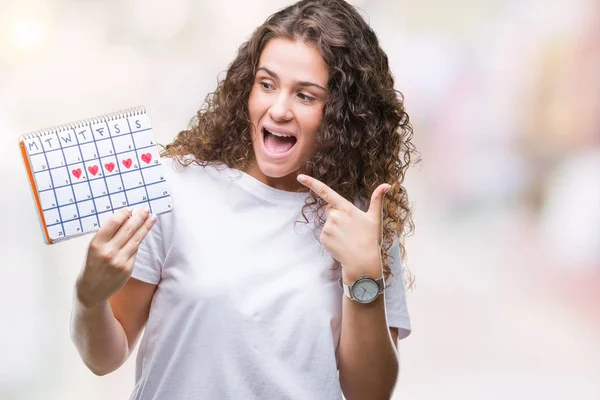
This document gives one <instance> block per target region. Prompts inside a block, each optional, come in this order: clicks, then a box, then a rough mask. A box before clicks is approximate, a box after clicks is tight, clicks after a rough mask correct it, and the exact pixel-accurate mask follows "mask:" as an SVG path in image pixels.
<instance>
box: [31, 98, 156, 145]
mask: <svg viewBox="0 0 600 400" xmlns="http://www.w3.org/2000/svg"><path fill="white" fill-rule="evenodd" d="M141 114H146V108H145V107H144V106H137V107H133V108H129V109H126V110H122V111H117V112H114V113H110V114H104V115H100V116H97V117H92V118H87V119H82V120H79V121H75V122H69V123H66V124H62V125H57V126H53V127H51V128H46V129H40V130H37V131H33V132H29V133H26V134H24V135H21V136H20V137H19V141H25V140H30V139H33V138H36V137H42V136H46V135H51V134H58V133H61V132H65V131H68V130H71V129H79V128H83V127H84V126H90V125H93V124H98V123H101V122H110V121H114V120H117V119H121V118H127V117H134V116H136V115H141Z"/></svg>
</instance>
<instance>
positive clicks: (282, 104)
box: [269, 92, 294, 122]
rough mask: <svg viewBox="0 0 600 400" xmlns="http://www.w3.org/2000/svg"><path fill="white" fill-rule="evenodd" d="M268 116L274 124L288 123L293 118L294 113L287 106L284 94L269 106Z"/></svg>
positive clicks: (287, 99)
mask: <svg viewBox="0 0 600 400" xmlns="http://www.w3.org/2000/svg"><path fill="white" fill-rule="evenodd" d="M269 116H270V117H271V118H272V119H273V121H276V122H285V121H290V120H292V119H293V118H294V113H293V111H292V109H291V107H290V105H289V98H288V96H287V95H286V94H285V93H283V92H282V93H280V94H279V96H277V98H276V99H275V101H274V102H273V104H271V108H269Z"/></svg>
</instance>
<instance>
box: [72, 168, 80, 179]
mask: <svg viewBox="0 0 600 400" xmlns="http://www.w3.org/2000/svg"><path fill="white" fill-rule="evenodd" d="M71 172H72V173H73V176H74V177H75V178H77V179H79V178H81V168H77V169H74V170H73V171H71Z"/></svg>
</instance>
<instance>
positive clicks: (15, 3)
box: [0, 0, 600, 400]
mask: <svg viewBox="0 0 600 400" xmlns="http://www.w3.org/2000/svg"><path fill="white" fill-rule="evenodd" d="M351 3H353V4H355V5H357V6H359V7H360V8H361V9H362V10H363V11H362V12H363V15H364V16H365V17H366V18H367V19H368V20H369V21H370V24H371V26H372V27H373V28H374V29H375V31H376V33H377V34H378V36H379V38H380V40H381V42H382V45H383V47H384V49H385V50H386V51H387V53H388V55H389V57H390V63H391V67H392V69H393V72H394V74H395V77H396V82H397V88H398V89H399V90H400V91H402V93H403V94H404V95H405V104H406V107H407V109H408V112H409V114H410V116H411V119H412V122H413V125H414V130H415V142H416V144H417V146H418V149H419V150H420V152H421V154H422V159H423V161H422V162H421V164H420V165H419V166H418V167H417V168H414V169H413V170H412V171H411V172H410V174H409V177H408V180H407V186H408V190H409V194H410V195H411V199H412V202H413V204H414V212H415V223H416V227H417V229H416V232H415V234H414V235H413V236H411V237H410V238H409V239H408V240H407V249H408V266H409V267H410V268H411V270H412V272H413V273H414V274H415V277H416V287H415V289H414V290H412V291H411V292H410V294H409V296H408V301H409V310H410V312H411V317H412V323H413V333H412V335H411V336H409V338H407V339H406V340H404V341H402V342H401V344H400V351H401V363H402V371H401V377H400V382H399V385H398V388H397V390H396V394H395V399H411V400H421V399H437V398H439V397H440V396H441V395H442V396H444V398H445V399H461V400H468V399H473V400H475V399H507V398H509V399H538V398H539V399H542V398H543V399H561V400H562V399H565V398H567V399H600V2H598V0H553V1H546V0H456V1H452V2H448V1H445V0H421V1H419V2H415V1H408V0H362V1H359V0H355V1H352V2H351ZM288 4H290V1H289V0H254V1H251V2H250V1H243V0H219V1H216V2H215V1H193V0H170V1H169V2H162V1H159V0H143V1H142V0H123V1H118V2H117V1H99V0H43V1H42V0H2V1H1V2H0V179H1V181H2V185H1V186H0V188H1V189H0V190H1V191H2V196H0V207H1V209H2V210H3V216H2V225H1V226H2V227H3V228H1V229H2V230H1V231H0V246H1V250H2V277H3V279H1V280H0V319H1V321H2V329H0V399H3V400H12V399H61V400H66V399H83V398H85V399H89V400H93V399H125V398H127V397H128V396H129V394H130V392H131V390H132V388H133V384H134V361H135V360H134V358H135V355H134V356H132V357H131V358H130V359H129V360H128V361H127V363H126V364H125V365H124V366H123V367H122V368H121V369H119V370H118V371H116V372H114V373H112V374H110V375H108V376H105V377H97V376H95V375H93V374H92V373H91V372H89V371H88V370H87V368H86V367H85V366H84V365H83V363H82V362H81V361H80V359H79V356H78V354H77V352H76V350H75V348H74V346H73V345H72V343H71V341H70V337H69V319H70V312H71V299H72V290H73V284H74V281H75V278H76V276H77V274H78V272H79V269H80V267H81V264H82V261H83V258H84V255H85V250H86V247H87V244H88V242H89V239H90V238H91V236H85V237H81V238H77V239H74V240H70V241H68V242H65V243H61V244H59V245H56V246H46V245H45V244H43V240H42V236H41V232H40V227H39V224H38V220H37V216H36V213H35V208H34V203H33V200H32V196H31V194H30V190H29V187H28V182H27V179H26V174H25V169H24V168H23V166H22V161H21V156H20V153H19V149H18V146H17V139H18V136H19V135H20V134H22V133H25V132H29V131H33V130H37V129H41V128H46V127H50V126H53V125H57V124H61V123H65V122H70V121H73V120H78V119H82V118H86V117H92V116H96V115H100V114H104V113H108V112H113V111H118V110H121V109H124V108H129V107H132V106H136V105H140V104H142V105H145V106H146V107H147V109H148V111H149V113H150V116H151V118H152V121H153V126H154V131H155V134H156V136H157V138H158V140H159V142H161V143H163V144H166V143H168V142H169V141H170V140H171V139H172V138H173V136H174V135H175V134H176V133H177V132H178V131H180V130H181V129H184V128H185V127H186V126H187V124H188V122H189V120H190V118H191V117H192V116H193V115H194V113H195V111H196V110H197V109H198V108H199V107H200V105H201V104H202V102H203V100H204V98H205V96H206V95H207V94H208V93H209V92H210V91H212V90H213V89H214V88H215V86H216V83H217V78H218V77H220V76H223V71H225V70H226V68H227V65H228V63H229V62H230V61H231V60H232V59H233V57H234V55H235V52H236V50H237V47H238V46H239V45H240V44H241V43H242V42H243V41H244V40H245V39H246V38H247V37H248V36H249V35H250V33H251V32H252V30H253V29H254V28H255V27H256V26H257V25H259V24H260V23H262V22H263V21H264V19H265V18H266V17H267V16H268V15H270V14H271V13H273V12H275V11H276V10H278V9H280V8H282V7H283V6H286V5H288Z"/></svg>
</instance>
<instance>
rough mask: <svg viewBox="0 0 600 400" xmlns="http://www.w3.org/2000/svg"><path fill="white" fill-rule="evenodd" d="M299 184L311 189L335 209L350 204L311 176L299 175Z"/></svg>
mask: <svg viewBox="0 0 600 400" xmlns="http://www.w3.org/2000/svg"><path fill="white" fill-rule="evenodd" d="M298 182H300V183H301V184H303V185H304V186H306V187H307V188H309V189H311V190H312V191H313V192H315V193H316V194H317V196H319V197H320V198H322V199H323V200H325V201H326V202H327V203H328V204H330V205H331V206H332V207H333V208H336V209H338V210H339V209H341V208H342V207H346V206H347V205H348V204H350V202H349V201H348V200H346V199H345V198H343V197H342V196H340V195H339V194H338V193H337V192H336V191H335V190H333V189H332V188H330V187H329V186H327V185H326V184H324V183H323V182H321V181H320V180H318V179H315V178H313V177H311V176H308V175H303V174H300V175H298Z"/></svg>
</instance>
